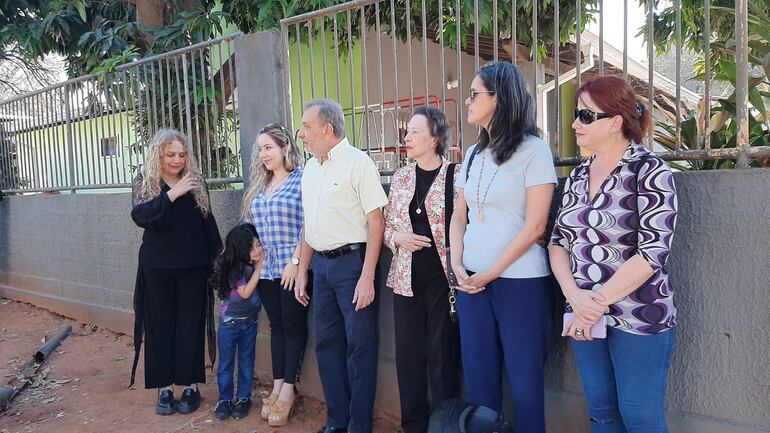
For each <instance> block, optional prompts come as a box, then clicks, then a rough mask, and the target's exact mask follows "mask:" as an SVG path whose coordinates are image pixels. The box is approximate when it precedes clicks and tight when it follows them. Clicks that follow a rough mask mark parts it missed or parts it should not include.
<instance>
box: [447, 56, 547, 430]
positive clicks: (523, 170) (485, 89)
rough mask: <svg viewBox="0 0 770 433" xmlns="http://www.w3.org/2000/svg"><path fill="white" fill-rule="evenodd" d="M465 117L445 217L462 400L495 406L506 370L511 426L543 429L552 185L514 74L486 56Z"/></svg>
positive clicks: (527, 98) (529, 106) (528, 100)
mask: <svg viewBox="0 0 770 433" xmlns="http://www.w3.org/2000/svg"><path fill="white" fill-rule="evenodd" d="M465 105H466V106H467V107H468V123H470V124H472V125H476V126H478V127H480V131H481V132H480V133H479V137H478V144H476V145H474V146H471V147H470V148H469V149H468V151H467V153H466V156H465V159H464V161H463V165H462V169H461V172H460V175H459V176H458V178H457V182H456V186H457V188H458V189H459V196H458V199H457V205H456V208H455V212H454V215H453V217H452V223H451V226H450V241H451V245H452V253H451V257H452V268H453V269H454V271H455V273H456V275H457V279H458V282H459V284H460V286H459V290H460V292H459V293H458V299H457V304H458V313H459V317H460V345H461V352H462V360H463V371H464V375H465V386H466V389H467V392H468V400H469V401H470V402H471V403H474V404H481V405H484V406H487V407H490V408H492V409H494V410H496V411H498V412H500V411H501V409H502V371H501V365H504V366H505V369H506V373H507V376H508V382H509V385H510V388H511V396H512V397H513V407H514V411H515V413H514V417H515V423H514V424H515V425H514V428H515V431H516V432H517V433H543V432H545V414H544V403H543V392H544V391H543V387H544V386H543V363H544V361H545V355H546V349H547V343H548V337H549V336H550V333H551V317H550V304H549V300H548V296H549V294H548V292H549V290H550V287H549V281H550V278H549V275H550V270H549V268H548V258H547V257H546V253H545V249H544V248H543V247H541V246H540V245H538V243H537V241H538V239H539V238H540V237H541V236H542V235H543V232H544V231H545V226H546V221H547V219H548V212H549V210H550V206H551V197H552V195H553V190H554V186H555V184H556V171H555V169H554V166H553V156H552V154H551V150H550V148H549V147H548V145H547V144H546V143H545V142H544V141H543V140H541V139H540V138H539V133H540V132H539V130H538V129H537V126H536V125H535V111H534V104H533V100H532V96H531V95H530V94H529V92H528V91H527V85H526V83H525V81H524V78H523V76H522V75H521V72H520V71H519V70H518V69H517V68H516V67H514V66H513V65H511V64H510V63H506V62H492V63H489V64H487V65H486V66H484V67H483V68H481V69H480V70H479V71H478V74H477V75H476V77H475V78H474V79H473V82H472V83H471V90H470V97H469V98H468V99H466V100H465Z"/></svg>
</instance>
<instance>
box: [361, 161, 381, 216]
mask: <svg viewBox="0 0 770 433" xmlns="http://www.w3.org/2000/svg"><path fill="white" fill-rule="evenodd" d="M365 158H366V160H364V161H361V162H359V164H360V166H361V167H360V168H361V169H360V170H358V175H357V177H358V179H357V180H356V183H357V185H358V186H357V188H356V190H357V192H358V199H359V201H360V202H361V208H362V209H363V210H364V214H367V215H368V214H369V212H371V211H373V210H375V209H381V208H383V207H385V205H387V204H388V196H387V195H385V190H384V189H382V182H381V181H380V172H379V171H378V170H377V166H376V165H375V164H374V161H372V160H371V159H370V158H369V157H368V156H365Z"/></svg>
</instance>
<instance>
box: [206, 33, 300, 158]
mask: <svg viewBox="0 0 770 433" xmlns="http://www.w3.org/2000/svg"><path fill="white" fill-rule="evenodd" d="M217 49H218V50H219V52H218V54H219V61H220V62H221V63H220V65H219V70H220V73H222V75H223V76H224V69H225V65H229V63H227V60H225V59H224V57H223V54H222V44H219V45H217ZM287 69H289V68H287ZM287 73H290V72H288V71H287ZM219 90H220V99H221V101H222V107H221V108H220V109H221V110H222V132H223V138H224V139H223V140H222V142H223V143H225V144H226V146H225V167H226V170H229V168H230V165H229V164H230V154H229V152H228V150H227V149H230V132H229V130H228V126H227V98H225V80H224V78H223V79H221V80H219ZM289 118H291V115H289Z"/></svg>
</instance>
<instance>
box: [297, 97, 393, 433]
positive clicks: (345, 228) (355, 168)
mask: <svg viewBox="0 0 770 433" xmlns="http://www.w3.org/2000/svg"><path fill="white" fill-rule="evenodd" d="M344 122H345V117H344V115H343V112H342V107H340V105H339V104H338V103H337V102H335V101H333V100H331V99H319V100H313V101H310V102H308V103H307V104H306V105H305V110H304V112H303V115H302V127H301V128H300V130H299V137H300V138H301V139H302V141H303V142H304V143H305V148H306V149H307V150H309V151H310V152H311V153H312V154H313V156H314V158H311V159H310V161H308V162H307V164H306V165H305V172H304V174H303V176H302V208H303V212H304V214H305V229H304V242H303V249H302V253H301V255H300V256H301V259H300V267H301V268H302V269H301V272H300V274H301V275H305V274H306V272H304V271H305V270H306V269H307V267H308V266H309V265H310V263H308V262H309V261H310V260H309V258H310V257H311V255H312V268H313V304H314V305H313V320H314V321H315V330H316V358H317V361H318V370H319V374H320V376H321V385H322V386H323V390H324V396H325V398H326V405H327V420H326V425H325V426H324V427H322V428H321V430H319V433H344V432H348V431H349V432H350V433H371V431H372V412H373V407H374V395H375V390H376V386H377V350H378V343H379V342H378V331H377V328H378V324H377V303H376V302H374V300H375V286H376V282H375V273H376V269H377V259H378V257H379V255H380V247H381V246H382V236H383V231H384V228H385V222H384V218H383V214H382V208H383V207H384V206H385V205H386V204H387V202H388V198H387V196H386V195H385V191H384V190H383V189H382V184H381V182H380V174H379V172H378V170H377V167H376V166H375V164H374V161H372V159H371V158H370V157H369V156H368V155H367V154H366V153H365V152H363V151H361V150H359V149H357V148H355V147H353V146H351V145H350V143H349V142H348V140H347V138H345V123H344ZM295 296H296V297H297V300H298V301H300V302H302V303H307V302H308V300H309V298H308V296H307V291H306V287H305V282H304V281H301V280H300V281H298V284H297V287H296V288H295Z"/></svg>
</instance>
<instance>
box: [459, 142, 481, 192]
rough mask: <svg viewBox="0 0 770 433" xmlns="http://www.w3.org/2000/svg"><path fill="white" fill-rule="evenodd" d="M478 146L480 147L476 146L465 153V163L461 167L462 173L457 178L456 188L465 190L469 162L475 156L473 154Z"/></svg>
mask: <svg viewBox="0 0 770 433" xmlns="http://www.w3.org/2000/svg"><path fill="white" fill-rule="evenodd" d="M476 146H478V144H474V145H473V146H471V147H469V148H468V150H466V151H465V157H464V158H463V163H462V165H461V166H460V172H459V173H457V175H456V176H455V188H457V189H464V188H465V181H466V180H467V179H466V177H467V175H466V173H468V161H469V160H470V158H471V155H473V152H475V151H476Z"/></svg>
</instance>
